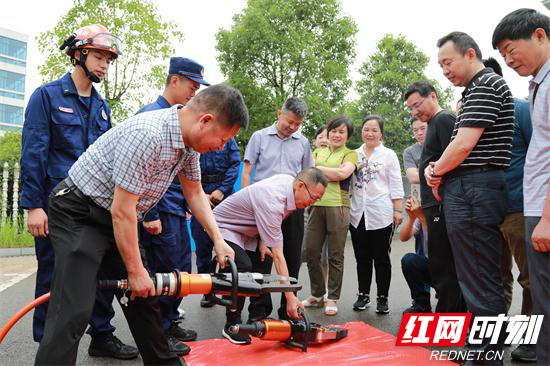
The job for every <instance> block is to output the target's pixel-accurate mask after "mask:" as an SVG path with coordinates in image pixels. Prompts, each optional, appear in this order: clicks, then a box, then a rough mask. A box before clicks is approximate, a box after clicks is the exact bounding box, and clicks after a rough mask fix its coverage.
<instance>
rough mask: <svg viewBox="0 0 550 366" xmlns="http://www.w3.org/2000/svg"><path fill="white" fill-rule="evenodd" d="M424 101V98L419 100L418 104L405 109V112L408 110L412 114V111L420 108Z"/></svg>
mask: <svg viewBox="0 0 550 366" xmlns="http://www.w3.org/2000/svg"><path fill="white" fill-rule="evenodd" d="M425 100H426V97H424V98H422V100H421V101H420V102H416V103H414V104H413V105H412V106H410V107H407V110H408V111H409V112H412V111H414V110H416V109H418V108H420V106H421V105H422V103H424V101H425Z"/></svg>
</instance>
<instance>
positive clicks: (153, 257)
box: [137, 57, 210, 355]
mask: <svg viewBox="0 0 550 366" xmlns="http://www.w3.org/2000/svg"><path fill="white" fill-rule="evenodd" d="M203 75H204V68H203V67H202V66H201V65H200V64H198V63H197V62H195V61H193V60H191V59H188V58H184V57H172V58H171V59H170V68H169V71H168V77H167V78H166V86H165V88H164V92H163V94H162V95H160V96H159V97H158V98H157V100H156V101H155V102H154V103H151V104H148V105H146V106H144V107H142V108H141V109H140V110H139V111H138V112H137V113H143V112H149V111H154V110H158V109H163V108H169V107H171V106H173V105H175V104H183V105H185V104H187V102H188V101H189V100H190V99H191V98H192V97H193V96H194V95H195V92H196V91H197V90H198V89H199V88H200V84H202V85H206V86H208V85H210V84H208V83H207V82H206V81H205V80H204V79H203ZM184 207H185V201H184V198H183V192H182V190H181V185H180V182H179V181H178V179H177V178H176V179H175V180H174V181H173V182H172V184H171V185H170V188H168V191H166V193H165V194H164V196H163V197H162V199H161V200H160V201H159V203H158V204H157V205H156V206H155V207H153V208H152V209H151V210H150V211H149V212H148V213H147V215H145V218H144V221H143V229H144V230H141V240H140V243H141V245H142V246H143V248H144V249H145V254H146V257H147V262H148V265H149V269H150V270H151V271H152V272H153V273H155V272H157V273H160V272H171V271H173V270H174V269H179V270H181V271H185V272H191V245H190V240H189V233H188V231H187V222H186V212H185V209H184ZM181 301H182V299H181V298H179V299H175V298H173V297H169V296H164V297H160V298H159V304H160V310H161V316H162V321H163V327H164V332H165V333H166V338H167V340H168V345H169V347H170V350H171V351H173V352H175V353H178V354H180V355H182V354H187V353H188V352H189V347H187V346H186V345H184V344H182V343H180V341H193V340H195V339H196V338H197V332H195V331H193V330H190V329H183V328H181V327H180V326H179V325H178V323H179V311H178V307H179V305H180V304H181Z"/></svg>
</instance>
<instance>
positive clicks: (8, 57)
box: [0, 27, 28, 131]
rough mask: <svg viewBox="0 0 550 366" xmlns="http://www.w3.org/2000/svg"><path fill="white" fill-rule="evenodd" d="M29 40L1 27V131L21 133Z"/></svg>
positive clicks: (22, 35)
mask: <svg viewBox="0 0 550 366" xmlns="http://www.w3.org/2000/svg"><path fill="white" fill-rule="evenodd" d="M27 41H28V36H27V35H25V34H21V33H18V32H14V31H12V30H9V29H5V28H1V27H0V131H13V130H16V131H21V129H22V128H23V120H24V117H23V111H24V108H25V103H24V99H25V75H26V73H27V68H26V67H27Z"/></svg>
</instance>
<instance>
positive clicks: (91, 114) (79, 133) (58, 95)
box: [20, 24, 138, 359]
mask: <svg viewBox="0 0 550 366" xmlns="http://www.w3.org/2000/svg"><path fill="white" fill-rule="evenodd" d="M64 48H67V51H66V53H67V55H69V56H70V58H71V62H72V63H73V64H74V65H75V69H74V71H73V73H72V74H71V73H67V74H65V75H64V76H63V77H62V78H61V79H59V80H55V81H53V82H50V83H48V84H46V85H43V86H41V87H39V88H38V89H36V91H35V92H34V93H33V94H32V96H31V98H30V100H29V104H28V105H27V109H26V111H25V123H24V125H23V137H22V138H23V141H22V148H21V200H20V203H21V207H22V208H24V209H27V210H28V221H27V226H28V230H29V232H30V233H31V234H32V235H33V236H34V237H35V250H36V258H37V261H38V270H37V273H36V289H35V296H36V297H39V296H41V295H43V294H45V293H47V292H48V291H50V287H51V281H52V273H53V269H54V251H53V248H52V244H51V241H50V238H49V236H48V214H47V213H48V196H49V194H50V192H51V190H52V189H53V188H54V187H55V186H56V185H57V184H58V183H59V182H61V181H62V180H63V179H64V178H66V177H67V174H68V171H69V168H70V167H71V166H72V165H73V163H74V162H75V161H76V160H77V159H78V157H79V156H80V155H81V154H82V153H83V152H84V151H85V150H86V149H87V148H88V146H90V145H91V144H92V143H93V142H94V141H95V140H97V139H98V138H99V136H101V135H102V134H103V133H105V132H106V131H107V130H108V129H109V128H111V111H110V109H109V105H108V103H107V101H105V100H104V99H103V98H102V97H101V95H100V94H99V93H98V92H97V91H96V89H95V88H94V87H93V85H92V82H96V83H98V82H100V81H101V80H102V79H103V78H104V77H105V75H106V74H107V70H108V69H109V65H110V64H111V62H113V61H114V60H115V59H116V58H117V57H118V56H119V55H120V54H121V52H120V48H121V46H120V41H119V40H118V38H116V37H115V36H113V35H112V34H111V33H109V31H108V30H107V29H106V28H105V27H103V26H102V25H98V24H93V25H90V26H87V27H83V28H81V29H79V30H77V31H76V33H75V34H73V35H72V36H71V37H69V38H68V39H67V40H66V41H65V42H64V44H63V46H62V49H64ZM113 297H114V292H112V291H98V292H97V296H96V302H95V306H94V312H93V314H92V317H91V320H90V328H89V330H88V334H90V335H91V337H92V342H91V343H90V348H89V349H88V353H89V354H90V355H91V356H104V357H114V358H119V359H131V358H135V357H137V355H138V350H137V349H136V348H135V347H132V346H128V345H125V344H124V343H122V342H121V341H120V340H119V339H118V338H117V337H115V336H114V335H113V331H114V330H115V328H114V327H113V326H112V325H111V324H110V320H111V319H112V318H113V316H114V310H113V307H112V302H113ZM47 310H48V303H45V304H42V305H40V306H38V307H37V308H36V310H35V311H34V318H33V337H34V340H35V341H36V342H40V341H41V340H42V337H43V335H44V323H45V320H46V313H47Z"/></svg>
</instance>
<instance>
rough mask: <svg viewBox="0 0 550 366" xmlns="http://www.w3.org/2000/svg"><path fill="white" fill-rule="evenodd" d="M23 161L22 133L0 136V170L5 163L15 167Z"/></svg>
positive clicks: (8, 133)
mask: <svg viewBox="0 0 550 366" xmlns="http://www.w3.org/2000/svg"><path fill="white" fill-rule="evenodd" d="M20 159H21V132H19V131H8V132H4V133H3V134H2V135H1V136H0V170H1V169H2V168H3V167H4V163H8V164H9V166H10V167H13V166H14V164H15V163H19V160H20Z"/></svg>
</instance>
